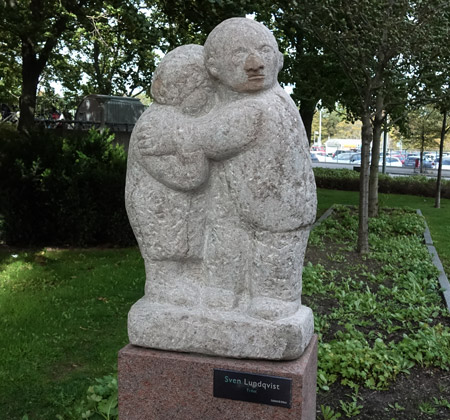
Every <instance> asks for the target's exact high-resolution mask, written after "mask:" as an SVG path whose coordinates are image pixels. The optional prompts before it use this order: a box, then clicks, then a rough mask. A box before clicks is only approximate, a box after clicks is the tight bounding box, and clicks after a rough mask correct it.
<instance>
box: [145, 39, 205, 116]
mask: <svg viewBox="0 0 450 420" xmlns="http://www.w3.org/2000/svg"><path fill="white" fill-rule="evenodd" d="M212 91H213V86H212V81H211V77H210V75H209V74H208V72H207V70H206V68H205V59H204V54H203V47H202V46H201V45H194V44H189V45H182V46H181V47H177V48H175V49H174V50H172V51H170V52H169V53H168V54H166V55H165V56H164V57H163V59H162V60H161V62H160V63H159V65H158V67H157V69H156V70H155V73H154V75H153V81H152V87H151V93H152V96H153V98H154V100H155V101H156V102H157V103H159V104H162V105H172V106H179V107H180V109H181V111H183V112H184V113H186V114H189V115H198V114H201V113H204V112H207V111H208V110H209V109H208V108H210V102H211V100H212V99H211V97H212V96H213V93H212Z"/></svg>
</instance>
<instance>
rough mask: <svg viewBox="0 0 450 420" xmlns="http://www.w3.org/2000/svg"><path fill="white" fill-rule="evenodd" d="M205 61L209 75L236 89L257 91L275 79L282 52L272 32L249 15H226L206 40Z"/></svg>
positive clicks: (279, 68)
mask: <svg viewBox="0 0 450 420" xmlns="http://www.w3.org/2000/svg"><path fill="white" fill-rule="evenodd" d="M205 65H206V68H207V69H208V71H209V73H210V74H211V76H212V77H214V78H216V79H218V80H219V82H220V83H222V84H223V85H225V86H227V87H229V88H230V89H231V90H233V91H235V92H257V91H260V90H265V89H269V88H270V87H272V86H274V85H275V84H276V83H277V76H278V72H279V71H280V70H281V68H282V67H283V55H282V54H281V53H280V52H279V51H278V45H277V42H276V40H275V37H274V36H273V35H272V32H270V31H269V29H268V28H266V27H265V26H264V25H262V24H261V23H259V22H256V21H254V20H251V19H246V18H232V19H227V20H225V21H223V22H222V23H220V24H219V25H218V26H216V27H215V28H214V29H213V30H212V32H211V33H210V34H209V36H208V38H207V40H206V42H205Z"/></svg>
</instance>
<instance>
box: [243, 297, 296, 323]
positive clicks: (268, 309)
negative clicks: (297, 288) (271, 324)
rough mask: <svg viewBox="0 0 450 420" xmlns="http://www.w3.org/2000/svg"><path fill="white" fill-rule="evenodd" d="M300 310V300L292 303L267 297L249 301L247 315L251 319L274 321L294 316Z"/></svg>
mask: <svg viewBox="0 0 450 420" xmlns="http://www.w3.org/2000/svg"><path fill="white" fill-rule="evenodd" d="M299 308H300V300H296V301H293V302H290V301H284V300H280V299H274V298H269V297H256V298H253V299H252V300H251V303H250V308H249V310H248V314H249V315H250V316H251V317H253V318H260V319H266V320H268V321H276V320H278V319H283V318H288V317H290V316H292V315H294V314H295V313H296V312H297V311H298V310H299Z"/></svg>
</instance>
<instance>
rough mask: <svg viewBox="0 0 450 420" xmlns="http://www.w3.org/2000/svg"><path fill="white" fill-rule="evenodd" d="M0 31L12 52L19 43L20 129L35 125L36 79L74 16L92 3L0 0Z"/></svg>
mask: <svg viewBox="0 0 450 420" xmlns="http://www.w3.org/2000/svg"><path fill="white" fill-rule="evenodd" d="M0 5H1V14H0V15H1V18H0V34H3V35H4V39H6V40H7V42H8V43H9V47H10V48H11V51H14V50H15V48H16V46H17V45H19V46H20V57H21V61H22V62H21V76H22V80H21V94H20V120H19V129H20V130H21V131H24V132H27V131H28V130H29V129H30V128H31V127H32V126H33V124H34V112H35V107H36V91H37V86H38V82H39V78H40V76H41V74H42V72H43V71H44V69H45V67H46V66H47V63H48V61H49V59H50V57H51V55H52V54H53V53H54V51H55V48H56V46H57V44H58V40H59V38H60V37H61V35H62V34H63V33H64V32H65V31H66V30H69V29H73V28H74V27H75V25H76V19H75V17H76V15H77V14H78V15H82V14H83V13H86V12H87V11H88V6H92V7H93V6H94V5H95V1H94V0H78V1H76V0H58V1H56V0H27V1H18V0H8V1H6V0H0Z"/></svg>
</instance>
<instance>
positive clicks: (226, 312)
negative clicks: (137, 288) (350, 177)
mask: <svg viewBox="0 0 450 420" xmlns="http://www.w3.org/2000/svg"><path fill="white" fill-rule="evenodd" d="M282 61H283V60H282V55H281V53H280V52H279V51H278V47H277V44H276V42H275V39H274V37H273V36H272V34H271V33H270V31H269V30H268V29H267V28H265V27H264V26H263V25H261V24H259V23H257V22H255V21H252V20H250V19H243V18H233V19H228V20H226V21H224V22H222V23H221V24H220V25H218V26H217V27H216V28H215V29H214V30H213V31H212V32H211V34H210V35H209V37H208V39H207V41H206V43H205V46H204V47H202V46H199V45H185V46H182V47H178V48H176V49H175V50H173V51H172V52H170V53H169V54H167V55H166V56H165V57H164V59H163V60H162V62H161V64H160V66H159V67H158V69H157V71H156V72H155V77H154V80H153V84H152V93H153V96H154V99H155V103H154V104H152V105H151V106H150V107H149V109H148V110H147V111H146V112H145V113H144V114H143V115H142V116H141V118H140V120H139V121H138V123H137V124H136V126H135V129H134V131H133V133H132V136H131V140H130V148H129V160H128V170H127V184H126V206H127V211H128V215H129V218H130V223H131V225H132V227H133V230H134V233H135V235H136V238H137V241H138V243H139V247H140V250H141V253H142V256H143V258H144V261H145V268H146V277H147V281H146V287H145V296H144V297H143V298H142V299H141V300H140V301H139V302H137V303H136V304H135V305H134V306H133V307H132V309H131V311H130V313H129V325H128V330H129V336H130V342H131V343H132V344H136V345H140V346H144V347H151V348H158V349H166V350H179V351H196V352H199V353H204V354H213V355H222V356H229V357H250V358H261V359H293V358H296V357H299V356H300V355H301V354H302V352H303V350H304V349H305V347H306V346H307V345H308V343H309V341H310V339H311V336H312V333H313V316H312V313H311V311H310V310H309V309H308V308H305V307H304V306H302V305H301V273H302V266H303V258H304V253H305V249H306V244H307V240H308V235H309V229H310V227H311V225H312V223H313V221H314V219H315V214H316V192H315V182H314V175H313V171H312V167H311V161H310V155H309V147H308V142H307V138H306V134H305V130H304V127H303V124H302V121H301V118H300V115H299V113H298V110H297V108H296V106H295V104H294V103H293V102H292V100H291V99H290V97H289V96H288V95H287V94H286V92H285V91H284V90H283V89H282V88H281V87H280V86H279V84H278V82H277V75H278V72H279V70H280V69H281V68H282ZM257 332H259V334H260V336H258V335H257Z"/></svg>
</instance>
